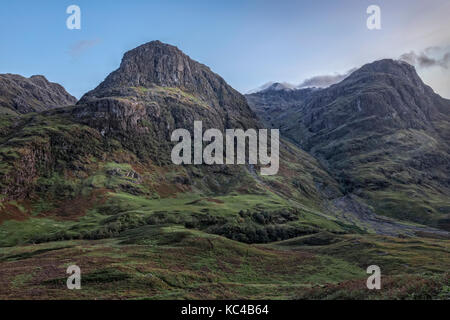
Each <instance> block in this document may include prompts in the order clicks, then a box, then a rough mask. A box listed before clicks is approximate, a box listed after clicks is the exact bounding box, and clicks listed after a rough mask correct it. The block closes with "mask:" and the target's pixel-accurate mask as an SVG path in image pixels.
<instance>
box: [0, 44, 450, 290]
mask: <svg viewBox="0 0 450 320" xmlns="http://www.w3.org/2000/svg"><path fill="white" fill-rule="evenodd" d="M402 68H406V66H405V67H403V66H402V67H401V69H402ZM381 69H383V70H384V69H385V68H381ZM394 69H395V68H394ZM405 72H406V71H405ZM397 73H398V71H397V70H396V69H395V70H394V71H393V72H392V74H389V73H386V74H385V73H381V74H380V72H379V71H373V70H368V71H367V72H365V73H364V74H362V75H360V77H361V79H353V82H352V81H351V79H346V81H350V82H349V84H348V85H349V86H350V88H348V87H347V85H345V86H344V87H343V88H342V89H339V90H337V89H332V88H333V87H330V88H329V89H326V90H325V89H323V90H313V89H306V90H301V91H296V90H288V91H287V90H269V91H268V92H264V93H261V95H264V96H266V95H267V100H266V104H265V105H264V106H262V107H261V108H255V110H256V112H258V113H259V112H263V111H264V110H270V104H271V103H272V101H273V102H276V101H277V99H278V98H277V97H282V98H283V99H284V100H283V101H284V102H283V103H282V104H280V106H279V107H278V108H279V109H280V110H279V111H277V113H276V117H274V118H273V119H271V117H272V115H274V114H275V113H274V114H272V115H270V116H269V119H268V120H270V121H269V123H272V122H273V123H274V126H275V125H277V123H278V121H280V123H281V122H283V123H284V124H285V127H283V128H282V129H281V130H282V132H283V135H285V136H286V137H287V138H289V140H290V141H287V140H284V139H282V141H281V142H280V167H279V172H278V174H276V175H274V176H262V175H260V170H259V169H260V168H259V166H257V165H249V164H245V165H212V166H208V165H199V166H194V165H183V166H179V165H174V164H173V163H172V162H171V160H170V154H171V149H172V147H173V146H174V143H173V142H172V141H171V140H170V135H171V133H172V131H173V130H174V129H177V128H187V129H192V126H193V122H194V121H195V120H201V121H203V127H204V128H205V129H206V128H212V127H214V128H218V129H228V128H243V129H248V128H264V127H265V125H264V123H262V122H260V121H259V120H258V119H257V117H256V114H255V112H253V111H252V110H251V108H250V106H249V104H248V103H247V101H246V98H245V97H244V96H242V95H241V94H239V93H238V92H237V91H236V90H234V89H233V88H231V87H230V86H229V85H228V84H227V83H226V82H225V81H224V80H223V79H222V78H221V77H220V76H218V75H217V74H215V73H214V72H212V71H211V70H210V69H209V68H208V67H206V66H204V65H202V64H200V63H198V62H196V61H194V60H192V59H190V58H189V57H188V56H187V55H185V54H184V53H183V52H181V51H180V50H179V49H177V48H176V47H173V46H171V45H167V44H163V43H161V42H159V41H153V42H150V43H147V44H144V45H142V46H140V47H138V48H135V49H133V50H131V51H129V52H127V53H126V54H125V56H124V57H123V60H122V63H121V65H120V67H119V68H118V69H117V70H116V71H114V72H112V73H111V74H110V75H109V76H108V77H107V78H106V79H105V81H103V82H102V83H101V84H100V85H99V86H98V87H97V88H95V89H94V90H92V91H90V92H88V93H86V94H85V95H84V96H83V97H82V98H81V99H80V101H78V102H77V103H76V104H75V105H72V104H71V105H69V106H65V107H59V108H54V109H49V110H44V111H41V112H32V113H26V114H17V113H15V112H14V113H13V114H10V113H8V114H1V115H0V269H1V270H2V272H1V273H0V298H4V299H15V298H17V299H19V298H20V299H23V298H36V297H39V298H42V299H44V298H50V299H55V297H56V298H61V299H62V298H65V299H79V298H80V292H81V294H82V297H83V298H84V299H98V298H103V299H108V298H109V299H142V298H152V299H167V298H169V299H174V298H180V299H217V298H221V299H236V298H241V299H258V298H259V299H264V298H266V299H267V298H270V299H272V298H273V299H276V298H278V299H279V298H286V299H295V298H302V299H303V298H305V297H306V298H307V297H309V298H316V299H317V298H330V297H331V298H333V297H334V298H336V297H338V298H349V297H350V298H355V297H358V298H380V299H381V298H397V299H398V298H408V297H411V296H413V297H419V298H421V297H428V298H430V297H432V298H436V299H439V298H442V297H445V294H447V291H448V290H447V287H448V275H447V274H446V273H445V272H446V271H447V270H448V269H449V266H450V261H449V255H448V251H449V244H448V240H446V239H448V232H445V231H443V230H437V229H434V228H431V227H426V226H423V225H418V224H413V223H409V222H407V223H405V222H402V221H399V220H398V219H393V218H388V217H385V216H380V215H379V214H377V213H382V212H380V211H378V208H377V207H376V206H375V205H373V204H371V202H370V198H369V196H371V195H372V194H374V195H376V193H371V192H372V191H373V190H371V189H370V188H372V187H373V184H372V182H371V181H372V180H369V178H367V180H364V183H367V186H366V185H361V186H359V189H360V190H361V191H360V192H358V190H357V189H355V188H354V186H355V185H356V183H358V180H357V179H358V178H359V177H360V176H358V175H357V174H356V173H354V172H350V173H351V175H347V176H345V175H344V174H343V172H344V173H345V172H346V171H345V170H347V171H348V170H350V169H352V170H353V169H354V170H359V169H360V168H362V167H361V166H363V164H364V163H368V164H369V165H374V164H376V165H377V166H378V165H379V166H380V170H386V168H388V166H384V165H383V166H382V164H378V163H374V162H373V161H374V160H373V159H374V158H369V159H367V158H364V157H365V156H366V155H365V153H358V150H359V149H352V146H353V145H354V144H355V143H357V141H355V140H354V139H356V138H357V137H359V136H361V135H363V132H366V134H372V131H374V130H375V129H376V128H377V127H375V128H372V127H370V122H369V124H367V126H366V127H365V128H362V127H361V128H359V127H358V126H356V129H357V128H359V129H358V130H356V131H355V136H353V135H352V132H350V133H348V134H343V135H342V137H343V138H342V140H338V138H336V137H335V136H334V135H333V134H332V131H331V132H322V131H321V130H331V127H332V126H333V125H340V127H338V128H336V129H334V130H338V129H340V128H341V126H343V124H341V122H345V121H344V120H345V119H346V118H350V119H351V118H352V116H358V113H357V112H356V111H355V110H354V109H349V110H341V109H339V108H337V109H336V110H334V109H331V108H332V107H333V106H334V105H333V104H332V106H331V107H329V108H330V110H329V111H330V112H333V114H334V117H332V115H331V114H325V115H321V114H316V113H314V112H313V111H314V110H315V109H316V108H317V109H318V110H320V112H323V111H326V110H323V109H321V106H322V104H321V102H323V101H325V102H326V101H331V102H333V101H337V102H341V108H346V107H347V105H346V104H345V103H344V102H345V101H348V100H349V99H351V98H352V97H353V94H354V95H357V96H358V95H359V94H360V91H361V92H363V91H364V88H367V87H366V86H368V85H369V87H371V88H372V89H371V90H369V91H368V92H367V95H369V96H370V95H371V94H372V93H371V92H373V91H374V92H375V93H376V98H374V99H372V100H368V101H374V103H377V102H378V101H379V100H380V99H379V96H378V95H381V93H380V91H379V88H380V87H383V86H385V85H386V77H387V78H389V77H395V78H396V77H400V78H403V77H404V75H397ZM366 75H367V77H366ZM409 76H410V77H411V79H412V80H411V81H413V83H415V84H414V85H416V84H420V82H418V80H417V79H414V78H412V76H413V74H412V73H411V74H409ZM373 77H375V78H377V79H378V78H379V81H378V80H377V81H376V83H373V85H370V83H372V82H373V80H370V79H371V78H373ZM358 81H361V83H358ZM405 81H406V82H405V84H404V85H403V86H402V87H401V88H402V90H403V89H405V90H406V91H407V92H411V94H413V93H415V90H416V88H415V87H414V88H409V86H410V84H409V82H408V81H410V80H405ZM416 82H417V83H416ZM397 83H398V80H395V81H393V85H394V84H395V85H396V84H397ZM352 87H355V88H358V89H357V92H353V94H352V93H351V92H352ZM389 88H390V87H389ZM328 90H331V91H328ZM332 90H336V92H335V91H332ZM392 90H394V89H392ZM424 90H426V87H424ZM270 92H274V93H275V92H276V93H277V95H274V96H271V93H270ZM381 92H384V91H381ZM388 92H391V89H389V90H388ZM392 92H393V91H392ZM429 94H430V99H431V98H433V99H435V100H432V101H428V102H433V103H435V104H433V107H431V104H427V106H428V107H429V108H430V110H429V111H427V112H423V114H421V113H417V114H416V112H414V111H413V112H412V113H411V115H405V118H404V119H403V118H402V121H400V122H399V123H398V124H397V127H398V128H399V129H397V127H396V126H393V125H392V124H391V123H389V124H386V125H385V126H382V128H383V132H388V130H392V132H393V133H392V134H391V135H390V136H389V135H388V136H386V137H385V136H380V139H390V140H388V141H387V143H385V144H384V145H385V146H386V145H387V146H390V145H389V142H392V143H395V144H394V145H393V147H395V148H396V149H395V150H396V151H397V154H394V153H391V154H390V155H389V157H388V156H385V155H384V154H383V153H380V152H381V151H380V152H379V154H377V157H376V158H375V159H379V160H380V161H381V160H383V161H392V163H395V164H396V165H398V166H400V165H401V166H402V167H399V169H403V170H412V169H411V168H415V167H414V166H415V165H419V163H420V158H418V159H416V158H414V159H412V160H410V158H408V156H409V154H408V152H413V153H415V154H417V155H418V156H421V155H423V153H422V152H419V151H422V150H424V149H426V150H431V151H432V152H438V151H439V150H438V149H437V146H438V145H439V146H441V147H442V146H443V145H441V143H443V142H442V140H443V138H442V139H441V138H440V137H441V136H442V137H444V136H445V135H446V134H447V131H446V128H447V127H446V123H445V122H442V118H441V117H440V116H437V115H435V114H433V113H434V112H445V110H446V101H444V100H442V101H441V100H440V99H439V98H438V97H435V96H434V95H433V94H432V93H431V92H430V93H429ZM285 95H286V96H285ZM394 96H395V97H396V96H397V95H395V94H394ZM401 97H402V98H401V99H400V100H401V101H402V99H404V98H406V97H407V96H406V93H402V95H401ZM420 97H423V93H417V96H416V97H414V98H411V99H408V101H412V102H414V103H418V102H419V98H420ZM38 98H39V96H38ZM340 99H344V100H342V101H341V100H340ZM255 101H258V100H257V99H256V100H255ZM269 101H270V102H269ZM278 101H279V100H278ZM368 101H367V100H363V102H364V103H361V105H360V107H361V109H362V110H366V109H367V108H368V107H369V105H367V103H368ZM386 101H387V102H389V100H388V99H386ZM337 102H336V103H337ZM387 102H386V103H387ZM396 102H398V101H396ZM438 102H441V103H442V104H439V103H438ZM39 103H43V101H39ZM356 106H358V104H356ZM378 107H380V106H378ZM391 107H399V106H397V104H395V105H392V106H391V105H390V104H389V103H388V105H387V106H385V108H388V109H389V108H391ZM409 107H412V106H408V107H406V106H405V108H409ZM422 107H425V106H422V104H421V105H420V108H422ZM5 108H8V109H10V110H12V108H13V104H7V105H6V107H5ZM356 110H358V109H356ZM405 110H406V109H405ZM340 111H341V112H344V111H346V112H348V113H347V114H346V117H344V116H342V114H341V113H340ZM350 111H351V112H350ZM417 111H418V110H417ZM303 112H304V113H303ZM308 112H309V113H308ZM367 112H375V111H374V110H372V109H367ZM303 114H307V115H308V117H307V118H304V117H303ZM382 114H383V112H381V111H380V116H382ZM414 114H416V115H414ZM325 116H326V117H325ZM321 117H325V118H326V121H328V122H326V125H325V126H324V127H322V128H321V129H320V130H318V128H320V123H321V121H325V118H321ZM424 117H425V118H424ZM321 119H322V120H321ZM424 119H425V120H426V119H429V120H426V121H425V120H424ZM316 121H318V122H316ZM339 121H341V122H339ZM335 122H336V123H335ZM380 122H381V123H382V120H380ZM344 124H345V123H344ZM410 124H411V126H414V128H415V129H414V130H415V131H413V129H411V130H410V129H401V128H403V127H405V126H408V125H410ZM421 126H422V127H421ZM388 128H391V129H388ZM314 130H316V131H314ZM371 130H372V131H371ZM399 130H400V131H401V132H402V133H401V135H399V136H398V139H396V136H395V134H397V132H398V131H399ZM402 130H403V131H402ZM405 130H409V131H405ZM303 133H305V134H303ZM344 133H345V132H344ZM386 134H387V133H386ZM407 134H411V136H413V137H423V141H421V142H420V143H419V142H415V144H416V145H410V144H411V142H410V140H408V139H409V138H408V137H409V136H406V135H407ZM392 135H394V136H392ZM338 137H339V136H338ZM427 137H430V139H431V137H432V139H434V140H431V141H430V139H429V140H426V138H427ZM302 139H303V140H302ZM314 139H316V140H314ZM346 140H350V142H351V143H350V144H347V143H346ZM308 142H310V143H308ZM338 143H339V149H335V151H334V152H331V153H327V151H328V150H329V148H333V146H337V144H338ZM398 143H403V144H404V145H403V146H402V147H404V148H408V151H407V152H406V153H405V152H398V151H399V150H400V149H399V148H398ZM408 143H409V144H408ZM299 145H301V146H302V147H303V148H304V149H305V150H307V151H309V153H308V152H306V151H305V150H302V149H301V148H300V147H299ZM435 146H436V148H435ZM366 147H367V148H368V149H367V150H368V152H371V150H372V149H370V148H374V149H373V150H375V151H374V152H378V150H383V151H384V150H385V149H380V148H381V147H380V148H378V149H377V148H376V147H377V145H376V144H375V143H374V144H372V145H367V146H366ZM369 147H370V148H369ZM361 148H362V147H361ZM416 149H417V150H416ZM349 150H350V151H351V152H350V151H349ZM400 151H401V150H400ZM339 152H341V153H342V154H344V156H342V154H341V155H340V156H339ZM441 152H443V151H442V150H441ZM335 154H336V155H337V156H336V157H334V155H335ZM326 156H328V160H329V161H327V158H326ZM369 156H373V153H368V154H367V157H369ZM359 158H361V159H363V160H361V161H359V160H358V159H359ZM427 159H429V158H425V161H426V160H427ZM443 159H444V160H445V158H443ZM346 161H352V163H351V166H347V167H345V165H346V163H345V162H346ZM364 161H366V162H364ZM369 161H372V162H369ZM415 161H419V162H417V163H416V162H415ZM441 161H442V160H441ZM425 164H426V162H424V165H425ZM434 164H435V166H434V167H433V169H428V168H427V167H424V168H422V169H421V171H420V172H423V173H424V175H430V176H424V177H423V184H424V185H423V188H422V190H425V191H424V192H428V193H431V192H432V191H433V192H437V190H436V189H435V188H436V186H437V184H440V186H441V187H442V189H441V190H440V192H442V193H443V194H444V193H445V192H446V191H445V189H443V186H444V185H443V183H442V178H443V176H442V171H441V170H442V167H441V165H442V164H441V163H439V162H435V163H434ZM340 166H343V167H344V168H346V169H345V170H344V169H342V168H341V167H340ZM381 166H382V167H381ZM370 168H371V167H370ZM375 169H376V170H378V169H377V167H375ZM375 169H374V170H375ZM417 170H418V169H417ZM376 172H377V173H378V172H382V171H376ZM447 172H448V171H447ZM345 177H350V178H351V179H353V180H350V178H349V179H347V180H344V179H343V178H345ZM402 177H403V178H405V179H407V178H409V176H406V175H405V176H396V177H395V179H396V180H395V181H397V180H398V179H400V178H402ZM436 178H438V179H436ZM384 179H385V180H386V181H391V182H392V181H394V179H393V178H392V176H390V177H389V176H385V177H384ZM433 179H434V180H433ZM439 179H441V180H439ZM396 183H397V185H399V183H398V182H396ZM411 186H412V187H415V186H414V185H413V184H411V183H409V185H407V184H406V183H405V184H404V185H402V187H404V188H411ZM425 186H426V188H425ZM352 187H353V189H352ZM432 188H433V189H432ZM394 191H396V190H393V191H392V192H394ZM411 199H414V198H412V197H411ZM436 199H438V197H437V196H436ZM447 199H448V198H447ZM408 200H409V199H406V200H405V201H403V200H402V201H403V202H402V203H408V202H407V201H408ZM415 200H416V201H422V199H421V198H417V199H415ZM433 201H434V200H433ZM380 203H382V201H381V200H380ZM430 207H431V205H430ZM374 210H377V211H376V212H375V211H374ZM392 212H393V214H392V216H397V211H395V208H394V207H393V211H392ZM388 213H389V212H388ZM433 214H435V213H433ZM434 216H436V217H437V214H435V215H434ZM430 224H432V223H430ZM418 257H420V258H418ZM72 264H76V265H77V266H79V267H80V268H81V270H82V288H83V290H81V291H79V290H67V278H66V277H67V273H66V271H67V266H69V265H72ZM372 264H376V265H379V266H381V267H382V270H383V271H382V272H383V279H384V280H383V281H384V282H383V290H375V291H369V290H367V287H366V279H367V274H366V269H367V266H369V265H372ZM112 284H113V285H112Z"/></svg>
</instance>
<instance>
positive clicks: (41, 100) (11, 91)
mask: <svg viewBox="0 0 450 320" xmlns="http://www.w3.org/2000/svg"><path fill="white" fill-rule="evenodd" d="M76 102H77V99H76V98H75V97H73V96H71V95H70V94H68V93H67V92H66V90H65V89H64V88H63V87H62V86H61V85H59V84H57V83H52V82H49V81H48V80H47V79H46V78H45V77H44V76H40V75H36V76H31V77H30V78H25V77H22V76H20V75H17V74H0V113H8V114H25V113H29V112H39V111H44V110H49V109H54V108H57V107H63V106H68V105H73V104H75V103H76Z"/></svg>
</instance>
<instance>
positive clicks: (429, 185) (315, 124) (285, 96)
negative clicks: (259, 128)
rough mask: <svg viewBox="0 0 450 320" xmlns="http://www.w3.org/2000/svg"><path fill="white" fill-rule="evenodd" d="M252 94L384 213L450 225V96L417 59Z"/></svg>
mask: <svg viewBox="0 0 450 320" xmlns="http://www.w3.org/2000/svg"><path fill="white" fill-rule="evenodd" d="M247 99H248V101H249V103H250V105H251V106H252V108H253V109H254V110H255V111H256V112H257V113H258V115H259V116H260V118H261V119H262V120H263V121H264V122H265V123H266V125H268V126H271V127H275V128H280V129H281V131H282V133H283V134H284V137H286V138H289V139H290V140H291V141H294V142H295V143H296V144H297V145H299V146H300V147H302V148H303V149H304V150H305V151H307V152H309V153H310V154H311V155H313V156H314V157H316V158H317V159H318V160H319V162H320V163H321V164H322V165H324V166H325V167H326V168H327V169H328V171H329V172H330V173H332V175H333V176H334V177H335V178H336V179H337V180H338V181H339V183H340V185H341V186H342V188H343V189H344V190H345V191H344V192H345V193H346V194H354V195H357V196H358V197H360V198H362V199H364V200H365V201H366V202H367V203H368V204H370V205H371V206H372V207H373V208H374V210H375V211H376V212H378V213H381V214H383V215H387V216H390V217H395V218H400V219H407V220H411V221H415V222H419V223H426V224H430V225H434V226H437V227H441V228H444V229H447V230H448V228H449V225H448V222H449V214H450V201H449V199H450V197H449V195H450V176H449V174H448V173H449V172H450V170H449V169H450V155H449V151H450V149H449V144H448V141H449V137H450V135H449V133H450V131H449V130H450V101H449V100H446V99H443V98H441V97H440V96H439V95H437V94H436V93H434V92H433V90H432V89H431V88H430V87H428V86H426V85H425V84H424V83H423V82H422V80H421V79H420V78H419V76H418V75H417V73H416V71H415V69H414V67H412V66H411V65H409V64H407V63H405V62H402V61H394V60H380V61H376V62H374V63H370V64H367V65H365V66H363V67H362V68H360V69H358V70H356V71H354V72H353V73H352V74H351V75H350V76H348V77H347V78H346V79H345V80H343V81H342V82H340V83H338V84H335V85H332V86H331V87H328V88H324V89H320V90H311V89H303V90H293V91H292V90H291V91H279V90H267V91H262V92H258V93H255V94H251V95H247Z"/></svg>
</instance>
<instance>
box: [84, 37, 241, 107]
mask: <svg viewBox="0 0 450 320" xmlns="http://www.w3.org/2000/svg"><path fill="white" fill-rule="evenodd" d="M155 86H160V87H172V88H179V89H181V90H183V91H184V92H188V93H191V94H194V95H195V96H196V97H198V98H200V99H202V100H203V101H205V102H208V103H210V104H215V105H217V104H222V105H226V104H229V103H230V101H232V100H236V99H240V100H242V101H243V102H244V103H245V98H243V97H242V96H241V95H240V94H239V93H238V92H237V91H236V90H234V89H233V88H231V87H230V86H229V85H228V84H227V83H226V82H225V81H224V80H223V79H222V78H221V77H220V76H219V75H217V74H215V73H213V72H212V71H211V70H210V69H209V68H208V67H207V66H205V65H203V64H201V63H199V62H197V61H194V60H192V59H191V58H190V57H189V56H187V55H186V54H184V53H183V52H182V51H181V50H180V49H178V48H177V47H175V46H172V45H169V44H165V43H162V42H160V41H151V42H148V43H146V44H143V45H141V46H139V47H137V48H135V49H132V50H130V51H128V52H127V53H125V55H124V57H123V59H122V62H121V64H120V67H119V69H117V70H116V71H114V72H112V73H111V74H110V75H109V76H108V77H107V78H106V79H105V81H103V82H102V83H101V84H100V85H99V86H98V87H97V88H96V89H94V90H93V91H91V92H89V93H87V94H86V96H87V97H104V96H108V95H110V92H111V90H112V89H114V88H130V87H138V88H139V87H143V88H153V87H155ZM82 100H83V101H84V99H82Z"/></svg>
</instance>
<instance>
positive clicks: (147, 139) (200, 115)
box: [71, 41, 261, 162]
mask: <svg viewBox="0 0 450 320" xmlns="http://www.w3.org/2000/svg"><path fill="white" fill-rule="evenodd" d="M71 116H73V117H74V118H76V119H78V121H81V122H82V123H85V124H88V125H89V126H92V127H95V128H97V129H98V130H99V131H100V132H102V134H104V135H105V136H109V137H115V138H117V139H119V140H120V141H122V142H123V143H124V144H125V145H129V146H130V147H131V149H132V150H133V151H134V152H137V153H139V154H142V153H143V151H145V150H152V152H144V153H145V156H150V157H151V158H153V159H158V160H159V161H166V162H168V161H169V159H168V157H170V151H169V149H168V147H169V145H170V144H171V143H170V136H171V133H172V132H173V130H175V129H177V128H185V129H188V130H192V128H193V124H194V121H196V120H201V121H203V127H204V128H217V129H220V130H224V129H226V128H259V127H260V126H261V125H260V123H259V122H258V121H257V120H256V116H255V115H254V113H253V111H251V109H250V107H249V106H248V104H247V101H246V99H245V97H244V96H242V95H241V94H239V93H238V92H237V91H236V90H234V89H233V88H231V87H230V86H229V85H228V84H227V83H226V82H225V81H224V80H223V79H222V78H221V77H220V76H218V75H217V74H215V73H213V72H212V71H211V70H210V69H209V68H208V67H206V66H204V65H202V64H200V63H198V62H196V61H194V60H192V59H190V58H189V57H188V56H187V55H185V54H184V53H183V52H181V51H180V50H179V49H178V48H176V47H174V46H171V45H168V44H164V43H161V42H159V41H153V42H149V43H147V44H144V45H142V46H140V47H137V48H135V49H133V50H131V51H129V52H127V53H126V54H125V55H124V57H123V60H122V63H121V65H120V67H119V69H118V70H116V71H114V72H112V73H111V74H110V75H109V76H108V77H107V78H106V79H105V81H104V82H102V83H101V84H100V85H99V86H98V87H97V88H96V89H94V90H92V91H90V92H88V93H87V94H86V95H84V96H83V97H82V98H81V99H80V101H79V102H78V103H77V106H76V107H75V108H73V109H72V110H71Z"/></svg>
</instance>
